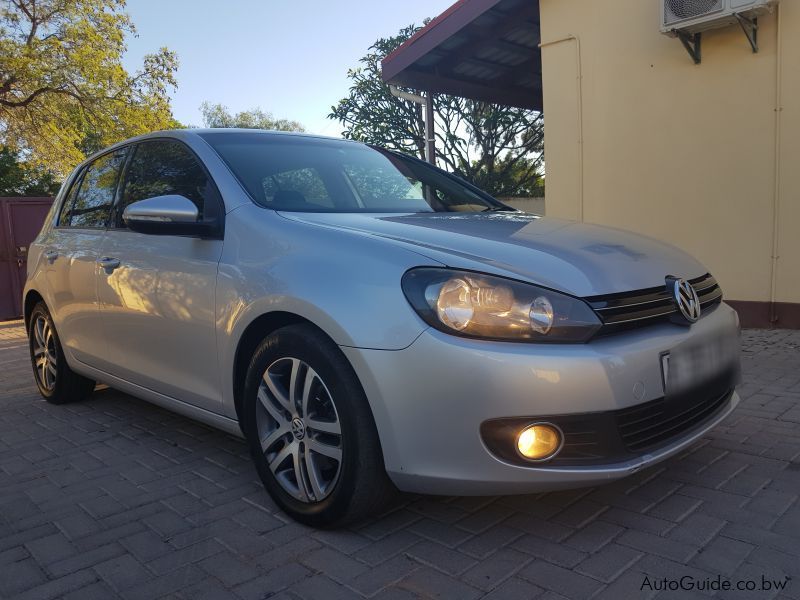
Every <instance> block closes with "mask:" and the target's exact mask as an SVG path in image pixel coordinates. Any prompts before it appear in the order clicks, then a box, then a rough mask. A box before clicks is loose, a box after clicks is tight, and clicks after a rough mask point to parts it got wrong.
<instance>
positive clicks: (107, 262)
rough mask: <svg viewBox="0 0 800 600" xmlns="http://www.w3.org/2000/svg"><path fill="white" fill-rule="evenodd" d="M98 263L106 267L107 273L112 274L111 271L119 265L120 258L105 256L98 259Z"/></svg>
mask: <svg viewBox="0 0 800 600" xmlns="http://www.w3.org/2000/svg"><path fill="white" fill-rule="evenodd" d="M97 264H98V265H100V266H101V267H102V268H103V269H105V271H106V273H108V274H111V272H112V271H113V270H114V269H116V268H117V267H118V266H119V259H118V258H111V257H109V256H104V257H103V258H101V259H98V261H97Z"/></svg>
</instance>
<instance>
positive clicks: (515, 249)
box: [280, 212, 707, 297]
mask: <svg viewBox="0 0 800 600" xmlns="http://www.w3.org/2000/svg"><path fill="white" fill-rule="evenodd" d="M280 214H281V215H282V216H284V217H286V218H288V219H292V220H296V221H301V222H305V223H309V224H314V225H318V226H325V227H334V228H336V229H340V230H350V231H353V232H354V233H356V232H359V233H362V234H368V235H372V236H378V237H381V238H385V239H387V240H391V241H393V242H395V243H399V244H402V245H405V246H406V247H408V248H409V249H411V250H413V251H415V252H417V253H419V254H422V255H423V256H426V257H428V258H430V259H432V260H435V261H437V262H439V263H442V264H445V265H447V266H450V267H457V268H463V269H471V270H480V271H484V272H489V273H494V274H497V275H504V276H508V277H514V278H516V279H524V280H527V281H529V282H532V283H536V284H539V285H542V286H545V287H549V288H552V289H556V290H561V291H564V292H567V293H570V294H573V295H575V296H582V297H586V296H595V295H600V294H611V293H617V292H628V291H631V290H638V289H644V288H650V287H658V286H662V285H664V278H665V277H666V276H667V275H672V276H676V277H684V278H686V279H692V278H694V277H700V276H702V275H704V274H705V273H706V272H707V271H706V269H705V268H704V267H703V266H702V265H701V264H700V263H699V262H698V261H696V260H695V259H694V258H692V257H691V256H689V255H688V254H686V253H685V252H683V251H682V250H679V249H678V248H675V247H674V246H671V245H670V244H666V243H664V242H660V241H658V240H655V239H652V238H649V237H646V236H642V235H638V234H635V233H631V232H628V231H624V230H620V229H615V228H611V227H603V226H600V225H592V224H589V223H578V222H574V221H567V220H563V219H555V218H549V217H540V216H537V215H531V214H526V213H510V212H493V213H417V214H375V213H372V214H370V213H299V212H281V213H280Z"/></svg>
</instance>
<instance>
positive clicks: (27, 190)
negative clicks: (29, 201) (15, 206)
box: [0, 148, 59, 196]
mask: <svg viewBox="0 0 800 600" xmlns="http://www.w3.org/2000/svg"><path fill="white" fill-rule="evenodd" d="M58 187H59V182H58V181H57V180H56V178H55V177H54V176H53V174H52V173H51V172H50V171H47V170H45V169H43V168H41V167H35V166H32V165H28V164H26V163H24V162H21V161H20V160H19V157H18V156H17V153H16V152H14V151H13V150H12V149H11V148H0V196H55V195H56V194H57V193H58Z"/></svg>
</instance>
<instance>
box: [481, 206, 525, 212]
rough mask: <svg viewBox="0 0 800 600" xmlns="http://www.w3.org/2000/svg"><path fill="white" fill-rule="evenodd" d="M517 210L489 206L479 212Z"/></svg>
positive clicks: (507, 207) (508, 207) (514, 210)
mask: <svg viewBox="0 0 800 600" xmlns="http://www.w3.org/2000/svg"><path fill="white" fill-rule="evenodd" d="M516 211H517V209H515V208H511V207H510V206H489V207H487V208H484V209H483V210H482V211H481V212H516Z"/></svg>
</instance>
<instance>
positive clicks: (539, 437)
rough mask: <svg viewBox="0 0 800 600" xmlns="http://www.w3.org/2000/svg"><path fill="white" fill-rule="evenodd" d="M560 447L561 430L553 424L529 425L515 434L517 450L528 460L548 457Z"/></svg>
mask: <svg viewBox="0 0 800 600" xmlns="http://www.w3.org/2000/svg"><path fill="white" fill-rule="evenodd" d="M560 447H561V432H560V431H559V430H558V428H556V427H554V426H553V425H548V424H546V423H537V424H536V425H529V426H528V427H526V428H525V429H523V430H522V431H520V433H519V435H518V436H517V451H518V452H519V453H520V454H521V455H522V456H524V457H525V458H528V459H530V460H543V459H545V458H550V457H551V456H553V455H554V454H555V453H556V452H558V450H559V448H560Z"/></svg>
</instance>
